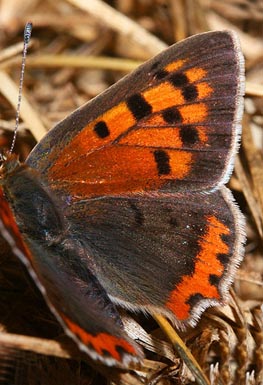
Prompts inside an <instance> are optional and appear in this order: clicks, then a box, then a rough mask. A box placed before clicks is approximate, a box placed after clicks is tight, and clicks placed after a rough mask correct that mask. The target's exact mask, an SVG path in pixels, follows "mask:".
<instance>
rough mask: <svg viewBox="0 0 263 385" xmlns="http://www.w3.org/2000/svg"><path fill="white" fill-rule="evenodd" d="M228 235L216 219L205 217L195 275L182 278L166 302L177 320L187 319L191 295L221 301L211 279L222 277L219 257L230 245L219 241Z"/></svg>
mask: <svg viewBox="0 0 263 385" xmlns="http://www.w3.org/2000/svg"><path fill="white" fill-rule="evenodd" d="M229 233H230V230H229V228H228V227H227V226H225V225H224V224H223V223H222V222H220V221H219V220H218V219H217V218H216V217H214V216H210V217H208V218H207V231H206V233H205V234H204V236H203V237H202V238H201V240H200V241H199V247H200V252H199V253H198V255H196V256H195V266H194V272H193V274H192V275H191V276H186V277H183V278H182V281H181V282H180V284H178V285H177V286H176V288H175V289H174V290H173V292H172V293H171V295H170V297H169V300H168V301H167V303H166V306H167V308H168V309H170V310H171V311H172V312H173V313H174V314H175V316H176V318H177V319H179V320H181V321H184V320H186V319H187V318H189V317H190V310H191V309H192V306H191V303H190V302H191V297H192V296H199V297H204V298H216V299H220V296H221V295H220V293H219V292H218V288H217V287H216V286H214V285H213V284H212V283H211V277H213V278H214V277H218V278H221V277H222V275H223V273H224V266H223V264H222V263H221V262H220V259H219V256H220V255H222V254H225V255H227V254H228V253H229V246H228V245H227V244H226V243H225V242H224V241H223V239H222V236H223V235H228V234H229Z"/></svg>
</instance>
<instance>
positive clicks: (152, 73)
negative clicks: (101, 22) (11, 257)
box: [0, 32, 244, 365]
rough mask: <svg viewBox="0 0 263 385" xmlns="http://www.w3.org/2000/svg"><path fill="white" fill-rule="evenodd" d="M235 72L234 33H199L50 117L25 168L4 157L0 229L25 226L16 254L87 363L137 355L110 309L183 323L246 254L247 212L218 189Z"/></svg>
mask: <svg viewBox="0 0 263 385" xmlns="http://www.w3.org/2000/svg"><path fill="white" fill-rule="evenodd" d="M243 71H244V68H243V61H242V56H241V53H240V48H239V46H238V42H237V39H236V37H235V35H233V34H232V33H230V32H213V33H207V34H201V35H197V36H195V37H192V38H189V39H187V40H185V41H184V42H182V43H179V44H177V45H175V46H173V47H171V48H169V49H168V50H167V51H165V52H164V53H161V54H160V55H158V56H157V57H156V58H154V59H152V60H151V61H149V62H147V63H146V64H144V65H143V66H141V67H140V68H139V69H138V70H136V71H135V72H134V73H133V74H131V75H128V76H127V77H126V78H124V79H123V80H121V81H120V82H119V83H117V85H115V86H113V87H111V88H110V89H109V90H108V91H106V92H105V93H103V94H102V95H101V96H99V97H97V98H95V99H94V100H93V101H91V102H89V103H88V104H86V105H84V106H83V107H81V108H80V109H78V110H77V111H75V112H74V113H73V114H72V115H70V116H69V117H67V118H66V119H65V120H64V121H62V122H61V123H59V124H58V125H57V126H56V127H55V128H53V129H52V130H51V131H50V132H49V133H48V134H47V136H46V137H45V138H44V139H43V140H42V141H41V142H40V143H39V144H38V145H37V146H36V148H35V149H34V150H33V151H32V152H31V154H30V155H29V157H28V159H27V161H26V164H25V165H20V164H19V163H18V161H17V160H16V157H15V156H13V155H8V156H7V160H6V162H5V164H4V166H3V168H2V173H1V182H0V183H1V184H2V186H3V190H4V193H5V197H6V198H7V200H8V202H9V204H10V206H11V210H12V211H10V209H9V208H8V206H7V203H5V201H4V197H2V200H1V205H0V209H1V216H2V218H3V219H2V222H1V223H2V224H1V223H0V231H1V232H2V235H3V233H4V230H3V228H9V229H10V232H11V231H13V233H14V232H15V233H16V234H17V233H18V231H20V232H21V234H22V239H20V241H19V242H20V243H19V244H17V245H16V248H14V249H15V250H18V251H20V252H18V254H19V255H18V256H19V258H20V259H21V260H22V261H23V262H24V263H25V264H26V265H27V267H28V269H29V272H30V273H31V275H32V276H33V277H34V279H35V280H36V282H37V284H38V286H39V288H40V290H41V291H42V293H43V294H44V296H45V298H46V300H47V302H48V304H49V305H50V308H51V310H52V311H53V312H54V314H55V315H56V316H57V318H58V320H59V321H60V322H61V324H62V325H63V326H64V328H65V330H66V332H67V333H68V334H69V335H70V336H71V337H72V338H74V340H75V341H76V342H77V343H78V344H79V346H80V348H81V349H82V350H84V351H86V352H87V353H88V354H89V355H90V356H91V357H92V358H94V359H99V360H101V361H102V362H105V363H106V364H108V365H113V364H114V365H127V364H128V363H129V362H130V361H134V360H135V361H136V360H138V359H140V358H141V357H142V353H141V350H140V348H139V347H138V346H137V345H136V344H135V343H134V342H133V341H131V339H130V338H129V337H128V336H127V335H126V333H125V332H124V330H123V327H122V322H121V319H120V316H119V314H118V312H117V310H116V305H119V306H122V307H125V308H127V309H130V310H135V311H138V310H141V311H144V312H148V313H152V314H153V313H161V314H163V315H165V316H166V317H168V318H169V319H170V320H171V321H172V322H173V323H174V324H175V325H177V326H178V327H185V326H187V325H194V324H195V323H196V322H197V320H198V318H199V317H200V315H201V314H202V312H203V311H204V309H205V308H207V307H208V306H212V305H216V304H218V303H222V302H223V301H224V299H225V297H226V295H227V292H228V288H229V285H230V283H231V281H232V280H233V273H234V271H235V270H236V268H237V266H238V264H239V263H240V261H241V259H242V255H243V242H244V234H243V217H242V215H241V213H240V212H239V209H238V208H237V207H236V205H235V203H234V202H233V198H232V195H231V192H230V191H229V190H228V189H227V188H225V187H224V186H223V184H224V183H225V182H226V181H227V179H228V178H229V175H230V173H231V170H232V167H233V156H234V153H235V152H236V151H237V147H238V142H239V135H240V130H241V128H240V119H241V110H242V96H243V80H244V79H243V76H244V74H243ZM4 214H5V215H4ZM11 215H14V217H15V222H16V223H14V221H11V219H10V220H9V221H8V220H7V218H9V217H10V216H11ZM17 226H18V228H17ZM14 229H15V230H14ZM20 238H21V237H20ZM21 250H22V251H21ZM21 254H22V255H21Z"/></svg>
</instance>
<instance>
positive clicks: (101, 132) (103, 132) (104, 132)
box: [93, 120, 110, 139]
mask: <svg viewBox="0 0 263 385" xmlns="http://www.w3.org/2000/svg"><path fill="white" fill-rule="evenodd" d="M93 130H94V131H95V133H96V134H97V136H98V137H99V138H101V139H104V138H106V137H107V136H109V135H110V131H109V129H108V126H107V124H106V123H105V122H104V121H103V120H101V121H99V122H97V123H96V124H95V126H94V128H93Z"/></svg>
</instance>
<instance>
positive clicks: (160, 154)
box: [153, 150, 171, 176]
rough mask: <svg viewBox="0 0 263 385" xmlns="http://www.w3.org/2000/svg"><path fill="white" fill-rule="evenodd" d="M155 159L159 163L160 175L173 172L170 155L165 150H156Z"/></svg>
mask: <svg viewBox="0 0 263 385" xmlns="http://www.w3.org/2000/svg"><path fill="white" fill-rule="evenodd" d="M153 154H154V160H155V162H156V165H157V170H158V175H159V176H161V175H169V174H170V172H171V166H170V157H169V155H168V154H167V152H166V151H164V150H156V151H154V153H153Z"/></svg>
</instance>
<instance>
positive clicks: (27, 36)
mask: <svg viewBox="0 0 263 385" xmlns="http://www.w3.org/2000/svg"><path fill="white" fill-rule="evenodd" d="M31 32H32V23H27V24H26V26H25V29H24V48H23V54H22V64H21V75H20V81H19V90H18V101H17V109H16V124H15V129H14V136H13V140H12V144H11V147H10V150H9V153H10V154H11V153H12V152H13V150H14V146H15V142H16V136H17V131H18V127H19V117H20V107H21V99H22V88H23V82H24V73H25V65H26V54H27V49H28V44H29V41H30V38H31Z"/></svg>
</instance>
